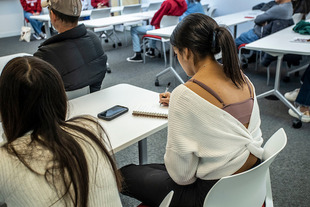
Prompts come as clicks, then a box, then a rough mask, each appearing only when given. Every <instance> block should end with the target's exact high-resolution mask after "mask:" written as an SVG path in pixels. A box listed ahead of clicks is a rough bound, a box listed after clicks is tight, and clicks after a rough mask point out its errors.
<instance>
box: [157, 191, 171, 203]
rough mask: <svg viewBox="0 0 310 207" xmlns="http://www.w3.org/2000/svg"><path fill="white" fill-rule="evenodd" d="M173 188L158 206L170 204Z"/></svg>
mask: <svg viewBox="0 0 310 207" xmlns="http://www.w3.org/2000/svg"><path fill="white" fill-rule="evenodd" d="M173 193H174V192H173V190H172V191H170V192H169V193H168V194H167V195H166V197H165V198H164V200H163V201H162V202H161V204H160V206H159V207H169V205H170V202H171V200H172V197H173Z"/></svg>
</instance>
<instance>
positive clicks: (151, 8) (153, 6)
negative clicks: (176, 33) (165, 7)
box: [147, 2, 162, 11]
mask: <svg viewBox="0 0 310 207" xmlns="http://www.w3.org/2000/svg"><path fill="white" fill-rule="evenodd" d="M161 4H162V2H151V3H150V5H149V7H148V8H147V10H148V11H157V10H158V9H159V8H160V6H161Z"/></svg>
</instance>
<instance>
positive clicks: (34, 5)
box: [20, 0, 42, 13]
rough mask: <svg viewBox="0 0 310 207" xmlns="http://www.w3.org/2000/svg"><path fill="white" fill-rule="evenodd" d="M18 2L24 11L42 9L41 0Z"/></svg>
mask: <svg viewBox="0 0 310 207" xmlns="http://www.w3.org/2000/svg"><path fill="white" fill-rule="evenodd" d="M20 3H21V5H22V7H23V9H24V11H26V12H30V13H35V12H39V13H41V11H42V7H41V0H20Z"/></svg>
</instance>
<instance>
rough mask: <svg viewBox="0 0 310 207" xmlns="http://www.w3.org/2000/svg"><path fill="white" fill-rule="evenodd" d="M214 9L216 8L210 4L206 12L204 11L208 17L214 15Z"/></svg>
mask: <svg viewBox="0 0 310 207" xmlns="http://www.w3.org/2000/svg"><path fill="white" fill-rule="evenodd" d="M215 10H216V8H215V7H213V6H211V7H209V8H208V10H207V12H205V13H206V15H208V16H209V17H214V13H215Z"/></svg>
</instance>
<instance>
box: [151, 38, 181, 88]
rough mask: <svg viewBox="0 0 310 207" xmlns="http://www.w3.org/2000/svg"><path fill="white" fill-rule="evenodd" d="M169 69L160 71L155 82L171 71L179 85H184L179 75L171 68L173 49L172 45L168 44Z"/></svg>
mask: <svg viewBox="0 0 310 207" xmlns="http://www.w3.org/2000/svg"><path fill="white" fill-rule="evenodd" d="M169 58H170V60H169V67H168V68H166V69H165V70H163V71H161V72H160V73H158V74H157V75H156V81H158V77H159V76H161V75H163V74H165V73H167V72H169V71H171V72H172V73H173V74H174V76H175V77H176V78H177V79H178V80H179V81H180V82H181V83H184V81H183V79H182V78H181V77H180V76H179V74H178V73H177V72H176V71H175V69H174V68H173V47H172V45H171V44H170V52H169Z"/></svg>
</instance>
